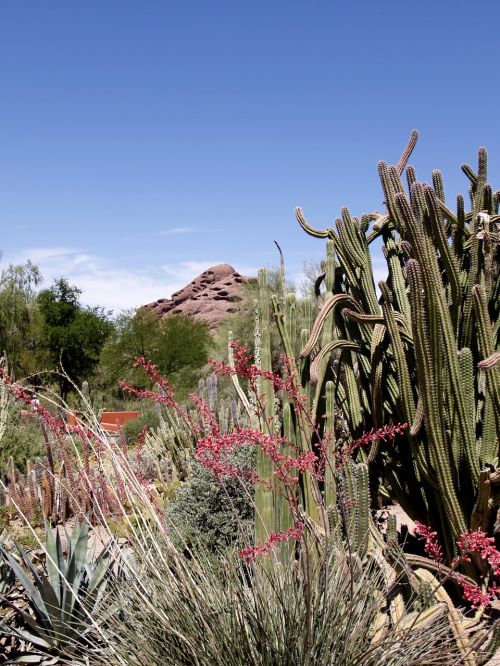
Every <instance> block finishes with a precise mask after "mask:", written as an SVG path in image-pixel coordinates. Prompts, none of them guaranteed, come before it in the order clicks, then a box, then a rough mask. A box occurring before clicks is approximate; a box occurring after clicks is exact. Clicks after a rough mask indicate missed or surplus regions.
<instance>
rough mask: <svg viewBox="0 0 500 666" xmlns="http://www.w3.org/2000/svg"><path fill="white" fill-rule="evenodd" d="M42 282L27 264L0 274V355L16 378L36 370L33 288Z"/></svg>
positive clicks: (30, 264) (33, 267)
mask: <svg viewBox="0 0 500 666" xmlns="http://www.w3.org/2000/svg"><path fill="white" fill-rule="evenodd" d="M41 279H42V278H41V275H40V271H39V270H38V268H37V267H36V266H35V265H34V264H32V263H31V262H30V261H28V262H26V264H24V265H17V266H15V265H13V264H10V265H9V266H8V267H7V268H6V269H4V270H3V271H2V272H1V273H0V355H5V356H6V357H7V362H8V365H9V370H10V371H11V372H12V373H13V374H14V375H15V376H19V375H20V374H29V373H30V372H32V371H33V370H34V369H35V367H36V364H35V359H34V350H35V346H36V331H35V329H36V319H37V308H36V304H35V288H36V287H37V286H38V284H39V283H40V282H41Z"/></svg>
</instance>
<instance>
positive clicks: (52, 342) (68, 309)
mask: <svg viewBox="0 0 500 666" xmlns="http://www.w3.org/2000/svg"><path fill="white" fill-rule="evenodd" d="M81 293H82V292H81V290H80V289H78V288H77V287H74V286H70V285H69V284H68V282H67V281H66V280H64V279H62V278H61V279H59V280H55V281H54V284H53V286H52V287H50V289H44V290H43V291H41V292H40V293H39V294H38V298H37V303H38V307H39V310H40V313H41V316H42V324H41V331H40V341H39V349H40V350H41V351H42V353H43V352H44V353H45V354H46V356H47V361H48V363H49V364H50V366H51V369H54V370H55V369H59V368H62V369H63V370H64V373H65V374H67V377H66V376H64V375H62V374H59V375H58V383H59V388H60V393H61V397H62V398H63V399H64V400H65V399H66V398H67V396H68V393H69V391H71V389H72V383H75V384H80V383H81V382H82V381H83V380H85V379H90V378H91V377H92V376H93V375H94V373H95V371H96V369H97V366H98V363H99V357H100V353H101V350H102V347H103V345H104V343H105V341H106V339H107V338H108V336H109V335H110V334H111V332H112V331H113V328H114V327H113V323H112V322H111V320H110V319H109V316H108V315H107V314H106V313H105V312H104V310H103V309H102V308H100V307H94V308H91V307H85V306H82V305H81V303H80V300H79V297H80V295H81Z"/></svg>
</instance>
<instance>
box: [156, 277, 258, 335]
mask: <svg viewBox="0 0 500 666" xmlns="http://www.w3.org/2000/svg"><path fill="white" fill-rule="evenodd" d="M253 281H255V279H254V278H249V277H245V276H243V275H240V274H239V273H238V272H237V271H235V270H234V268H233V267H232V266H230V265H229V264H217V266H212V267H211V268H209V269H208V270H206V271H204V272H203V273H202V274H201V275H199V276H198V277H197V278H195V279H194V280H193V281H192V282H191V283H190V284H188V285H187V286H186V287H184V288H183V289H180V290H179V291H177V292H176V293H175V294H172V298H160V299H159V300H158V301H155V302H154V303H148V304H147V305H145V306H144V307H145V308H148V309H149V310H151V311H152V312H154V313H155V314H157V315H158V316H161V317H163V316H168V315H173V314H182V315H188V316H190V317H193V318H194V319H198V320H201V321H206V322H207V324H208V326H209V327H210V328H211V329H214V328H216V327H217V326H218V325H219V324H220V323H221V322H222V320H223V319H225V317H227V315H229V314H231V313H236V312H239V309H240V304H241V301H242V298H243V289H244V286H245V284H247V283H248V282H253Z"/></svg>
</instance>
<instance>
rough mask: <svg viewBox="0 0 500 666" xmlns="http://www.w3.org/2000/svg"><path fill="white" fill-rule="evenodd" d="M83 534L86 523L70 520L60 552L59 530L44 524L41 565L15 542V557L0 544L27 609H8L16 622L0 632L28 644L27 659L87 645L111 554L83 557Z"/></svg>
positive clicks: (109, 572) (86, 532) (107, 577)
mask: <svg viewBox="0 0 500 666" xmlns="http://www.w3.org/2000/svg"><path fill="white" fill-rule="evenodd" d="M88 537H89V526H88V523H86V522H83V523H81V524H79V523H76V524H75V526H74V527H73V530H72V533H71V537H70V536H69V535H68V534H67V533H66V538H67V544H68V545H67V554H66V557H65V556H64V552H63V545H62V541H61V536H60V533H59V530H56V532H55V534H54V533H53V532H52V530H51V528H50V527H49V526H47V527H46V543H45V549H44V550H45V555H46V560H45V563H44V565H43V566H42V567H41V568H40V567H37V566H36V564H35V561H34V560H33V559H32V557H30V555H28V553H27V552H26V551H25V550H24V549H23V548H22V547H21V546H20V545H19V544H16V548H17V551H18V555H19V558H16V557H14V556H13V555H12V554H11V553H9V552H8V551H7V550H6V548H5V546H4V545H1V546H0V554H1V555H2V557H3V559H4V562H5V565H6V567H8V570H10V573H11V574H12V575H13V576H14V577H15V578H16V579H17V582H18V583H19V584H20V585H21V586H22V588H23V589H24V592H25V594H26V596H27V598H28V601H29V608H30V610H31V611H32V614H31V613H27V612H25V611H24V610H22V609H19V608H14V610H15V611H16V614H17V615H18V618H19V619H20V626H1V625H0V631H1V632H2V633H3V634H6V635H11V636H15V637H17V638H18V639H21V640H22V641H25V642H27V643H30V644H31V645H33V646H34V648H33V651H32V653H31V654H29V655H28V653H26V652H23V659H24V660H26V658H27V657H28V656H30V659H31V661H30V663H41V662H42V661H44V659H46V656H47V654H51V655H55V656H58V655H61V654H65V655H67V654H72V653H74V652H75V651H77V650H78V647H82V646H84V645H86V644H87V639H86V635H87V633H88V631H89V629H90V627H92V626H94V628H95V625H96V623H95V620H94V619H93V618H94V617H95V612H96V610H97V609H98V608H100V607H101V605H102V602H103V596H104V593H105V590H106V588H107V586H108V583H109V581H110V578H111V575H112V566H113V561H114V559H113V557H112V552H111V548H110V547H107V548H106V549H105V550H104V551H103V552H102V553H101V554H100V555H99V556H98V557H93V556H90V557H88V545H89V544H88ZM18 559H19V561H18ZM37 658H38V659H39V661H38V662H37V661H36V659H37ZM44 663H45V662H44ZM51 663H52V662H51ZM54 663H55V662H54Z"/></svg>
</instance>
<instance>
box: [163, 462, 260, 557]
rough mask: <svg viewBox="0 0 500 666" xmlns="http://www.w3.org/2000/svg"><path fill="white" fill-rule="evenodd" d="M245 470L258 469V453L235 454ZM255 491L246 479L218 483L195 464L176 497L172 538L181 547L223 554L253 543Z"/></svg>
mask: <svg viewBox="0 0 500 666" xmlns="http://www.w3.org/2000/svg"><path fill="white" fill-rule="evenodd" d="M233 463H234V464H235V465H237V466H238V467H239V468H241V469H245V468H246V469H252V468H254V467H255V451H252V450H251V449H241V450H240V451H238V452H235V454H234V455H233ZM253 496H254V489H253V487H252V486H251V485H250V484H249V483H248V482H247V483H245V482H244V481H243V480H242V478H238V479H237V478H233V479H225V480H224V481H223V482H221V481H218V480H217V479H216V478H215V477H214V476H213V474H212V473H211V472H210V471H209V470H208V469H206V468H205V467H203V466H202V465H201V464H200V463H198V462H196V461H194V462H193V465H192V470H191V476H190V478H189V479H188V481H187V482H186V483H185V484H183V486H182V487H181V488H180V490H179V491H178V492H177V494H176V495H175V497H174V499H173V502H172V504H171V506H170V508H169V511H168V514H167V515H168V519H169V523H170V524H171V525H172V528H171V530H172V538H173V540H174V543H176V544H177V545H178V546H179V547H182V546H183V545H186V546H188V547H189V548H193V547H195V548H196V547H199V546H203V547H204V548H206V549H207V550H209V551H211V552H219V551H222V550H224V549H225V548H227V547H228V546H239V547H241V546H242V545H243V544H246V543H248V542H249V541H251V540H252V534H253V519H254V507H253Z"/></svg>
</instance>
